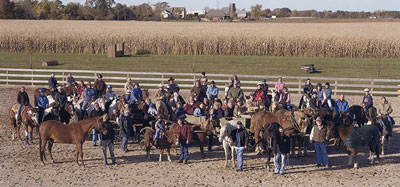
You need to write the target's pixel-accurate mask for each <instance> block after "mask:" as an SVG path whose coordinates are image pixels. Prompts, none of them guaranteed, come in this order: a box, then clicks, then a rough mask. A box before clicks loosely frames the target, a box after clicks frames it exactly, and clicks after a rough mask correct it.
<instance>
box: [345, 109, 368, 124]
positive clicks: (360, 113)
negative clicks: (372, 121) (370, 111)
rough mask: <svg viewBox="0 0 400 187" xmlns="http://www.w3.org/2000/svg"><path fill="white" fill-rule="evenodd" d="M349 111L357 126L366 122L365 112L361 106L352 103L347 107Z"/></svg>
mask: <svg viewBox="0 0 400 187" xmlns="http://www.w3.org/2000/svg"><path fill="white" fill-rule="evenodd" d="M349 111H350V112H351V113H352V114H353V115H354V121H356V122H357V124H358V126H359V127H361V126H363V125H365V124H366V123H368V119H367V114H366V113H365V111H364V109H363V107H362V106H360V105H353V106H351V107H350V108H349Z"/></svg>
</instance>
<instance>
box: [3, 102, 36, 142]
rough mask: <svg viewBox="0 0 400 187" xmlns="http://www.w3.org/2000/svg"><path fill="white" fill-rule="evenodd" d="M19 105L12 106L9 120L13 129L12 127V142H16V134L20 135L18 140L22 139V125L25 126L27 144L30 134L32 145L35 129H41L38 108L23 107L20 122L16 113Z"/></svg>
mask: <svg viewBox="0 0 400 187" xmlns="http://www.w3.org/2000/svg"><path fill="white" fill-rule="evenodd" d="M18 106H19V105H18V104H14V105H12V107H11V108H10V109H9V113H8V114H9V115H8V116H9V119H10V122H11V127H12V131H11V132H12V140H13V141H14V140H15V134H17V135H18V138H19V139H20V140H22V139H21V135H20V127H21V125H23V126H24V130H25V142H26V144H29V143H28V134H29V135H30V136H29V140H30V143H33V141H32V138H33V133H32V132H33V128H38V127H39V114H38V112H37V109H36V108H33V107H32V106H30V105H28V106H22V108H21V116H20V118H21V121H18V120H17V119H16V113H17V110H18Z"/></svg>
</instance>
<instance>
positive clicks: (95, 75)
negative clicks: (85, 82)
mask: <svg viewBox="0 0 400 187" xmlns="http://www.w3.org/2000/svg"><path fill="white" fill-rule="evenodd" d="M96 77H97V73H96V72H94V80H93V81H96Z"/></svg>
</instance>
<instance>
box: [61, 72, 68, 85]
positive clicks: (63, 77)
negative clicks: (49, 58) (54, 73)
mask: <svg viewBox="0 0 400 187" xmlns="http://www.w3.org/2000/svg"><path fill="white" fill-rule="evenodd" d="M61 80H62V81H65V82H64V84H65V83H66V82H67V78H65V74H64V72H62V79H61Z"/></svg>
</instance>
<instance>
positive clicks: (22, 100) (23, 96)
mask: <svg viewBox="0 0 400 187" xmlns="http://www.w3.org/2000/svg"><path fill="white" fill-rule="evenodd" d="M17 102H18V104H19V107H18V111H17V113H16V114H15V119H16V120H17V121H20V117H21V109H22V106H28V105H29V97H28V94H27V93H26V92H25V87H24V86H22V87H21V89H20V91H19V92H18V96H17Z"/></svg>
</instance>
